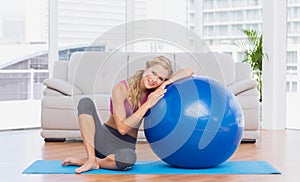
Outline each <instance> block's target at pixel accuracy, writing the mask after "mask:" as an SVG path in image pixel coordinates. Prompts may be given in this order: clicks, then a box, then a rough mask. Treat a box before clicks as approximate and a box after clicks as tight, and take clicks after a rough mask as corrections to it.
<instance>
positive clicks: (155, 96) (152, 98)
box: [146, 87, 167, 109]
mask: <svg viewBox="0 0 300 182" xmlns="http://www.w3.org/2000/svg"><path fill="white" fill-rule="evenodd" d="M166 91H167V89H165V88H161V87H159V88H157V89H156V90H155V91H153V92H152V93H151V94H149V96H148V99H147V102H146V103H147V105H148V108H149V109H150V108H152V107H153V106H154V105H155V104H156V103H157V102H158V101H159V100H160V99H161V98H162V97H163V96H164V95H165V93H166Z"/></svg>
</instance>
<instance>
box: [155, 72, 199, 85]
mask: <svg viewBox="0 0 300 182" xmlns="http://www.w3.org/2000/svg"><path fill="white" fill-rule="evenodd" d="M193 74H194V71H193V70H192V69H190V68H183V69H180V70H178V71H177V72H176V73H174V74H173V75H172V76H171V78H169V79H168V80H166V81H165V82H164V83H163V84H162V85H161V86H160V88H163V89H164V88H165V87H166V86H167V85H169V84H171V83H173V82H176V81H178V80H181V79H184V78H187V77H190V76H192V75H193Z"/></svg>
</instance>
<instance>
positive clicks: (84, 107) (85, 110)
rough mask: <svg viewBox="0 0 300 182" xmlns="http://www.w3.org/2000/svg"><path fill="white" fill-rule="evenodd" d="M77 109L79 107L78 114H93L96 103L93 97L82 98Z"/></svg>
mask: <svg viewBox="0 0 300 182" xmlns="http://www.w3.org/2000/svg"><path fill="white" fill-rule="evenodd" d="M77 109H78V115H80V114H89V115H92V114H93V112H94V109H95V105H94V102H93V101H92V99H90V98H88V97H85V98H82V99H80V101H79V103H78V106H77Z"/></svg>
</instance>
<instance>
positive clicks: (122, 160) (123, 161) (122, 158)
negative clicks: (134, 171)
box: [115, 149, 136, 170]
mask: <svg viewBox="0 0 300 182" xmlns="http://www.w3.org/2000/svg"><path fill="white" fill-rule="evenodd" d="M115 160H116V166H117V168H118V169H119V170H129V169H131V168H132V166H133V165H134V163H135V162H136V154H135V152H134V150H132V149H120V150H118V151H117V152H116V153H115Z"/></svg>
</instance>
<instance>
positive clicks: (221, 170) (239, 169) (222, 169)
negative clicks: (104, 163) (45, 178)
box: [23, 160, 281, 174]
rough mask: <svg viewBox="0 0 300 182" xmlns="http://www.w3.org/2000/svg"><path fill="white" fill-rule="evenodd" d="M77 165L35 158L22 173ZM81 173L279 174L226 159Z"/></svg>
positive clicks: (68, 169)
mask: <svg viewBox="0 0 300 182" xmlns="http://www.w3.org/2000/svg"><path fill="white" fill-rule="evenodd" d="M76 168H78V166H62V165H61V161H60V160H37V161H35V162H34V163H33V164H31V165H30V166H29V167H28V168H27V169H25V170H24V172H23V174H75V172H74V170H75V169H76ZM83 174H281V172H280V171H278V170H277V169H275V168H274V167H272V166H271V165H270V164H269V163H267V162H265V161H228V162H225V163H223V164H221V165H219V166H217V167H214V168H208V169H182V168H174V167H171V166H169V165H168V164H166V163H164V162H162V161H152V162H150V161H141V162H137V163H136V164H135V165H134V166H133V168H132V169H130V170H128V171H116V170H106V169H99V170H92V171H88V172H85V173H83Z"/></svg>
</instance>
